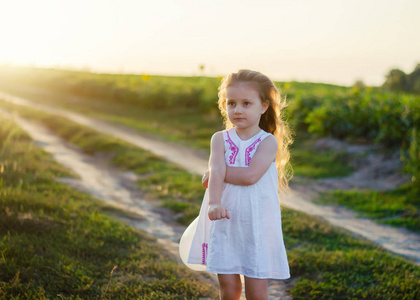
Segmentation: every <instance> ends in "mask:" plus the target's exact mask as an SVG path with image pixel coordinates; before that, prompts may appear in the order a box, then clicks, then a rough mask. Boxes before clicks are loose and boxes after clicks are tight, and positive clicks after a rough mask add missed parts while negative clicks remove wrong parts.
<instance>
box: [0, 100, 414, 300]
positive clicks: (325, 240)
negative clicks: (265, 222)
mask: <svg viewBox="0 0 420 300" xmlns="http://www.w3.org/2000/svg"><path fill="white" fill-rule="evenodd" d="M9 108H11V107H9ZM20 113H21V114H24V115H25V116H31V118H33V119H38V120H40V121H42V122H43V123H44V124H47V125H48V124H50V125H49V126H50V127H51V128H52V129H55V131H56V132H58V133H59V134H60V135H61V136H63V137H65V138H66V139H68V140H72V141H73V142H74V143H75V144H77V145H82V146H83V147H84V149H85V150H86V151H90V153H97V152H95V149H96V147H98V149H101V151H104V149H106V151H108V153H113V155H114V157H113V161H114V163H117V164H118V163H121V164H122V165H123V167H127V166H124V164H127V165H128V164H129V163H131V166H130V168H132V169H136V168H138V169H137V170H141V171H142V172H144V174H145V177H146V178H147V176H148V175H150V176H149V178H148V179H147V181H146V182H143V184H144V188H147V189H149V192H153V194H150V195H155V196H156V197H157V196H159V195H162V197H165V195H167V194H170V192H169V190H170V189H171V188H172V187H173V188H174V190H173V193H175V195H178V196H179V195H182V193H183V190H182V188H183V187H184V185H185V184H187V183H188V179H190V180H194V181H195V182H196V183H197V186H196V187H192V188H190V189H186V191H192V190H194V191H195V192H194V193H197V197H199V198H198V199H197V200H196V201H201V197H202V194H203V190H202V188H201V187H199V178H195V179H193V177H191V175H189V176H190V177H189V178H187V177H185V178H179V179H178V178H177V176H173V177H169V176H170V174H171V172H169V173H166V172H167V170H168V169H169V170H176V168H175V167H173V166H172V167H171V165H170V164H168V163H166V164H165V165H161V164H160V163H159V161H158V160H156V161H154V160H153V159H151V158H150V157H149V158H148V159H143V158H141V156H146V157H147V155H148V154H147V152H142V151H141V149H139V148H135V147H132V148H129V147H131V146H130V145H128V144H124V143H123V142H121V141H118V140H116V139H111V138H109V137H107V136H105V135H101V134H99V133H97V132H94V131H93V130H88V129H86V128H84V127H82V126H79V125H76V124H73V123H72V122H69V121H67V120H63V119H62V118H54V117H52V116H50V115H47V114H42V113H39V112H38V113H35V112H33V111H32V110H29V109H20ZM76 136H77V138H76ZM91 139H94V140H95V142H87V140H91ZM104 145H108V146H106V147H105V146H104ZM110 145H112V146H110ZM126 147H128V148H129V149H132V151H128V150H127V152H125V151H126V149H127V148H126ZM23 148H25V149H26V148H27V147H23ZM134 152H135V153H134ZM137 155H138V156H137ZM115 157H119V158H120V160H116V159H115ZM134 159H138V160H139V163H138V164H137V163H133V160H134ZM152 166H153V167H152ZM31 172H36V171H35V170H32V171H31ZM185 176H187V175H185ZM168 178H170V180H169V181H168ZM172 180H173V181H174V182H173V183H172V182H171V181H172ZM166 184H168V185H169V186H165V185H166ZM60 187H61V188H64V187H63V186H62V185H60ZM39 188H40V187H39V186H38V185H35V186H32V189H39ZM61 188H60V189H58V190H57V189H55V188H52V190H51V187H48V186H47V187H46V189H45V190H43V193H46V194H47V195H48V193H50V194H51V195H52V194H54V193H57V192H58V193H60V195H61V194H62V192H61V191H62V190H61ZM74 193H75V192H74ZM77 195H81V194H80V193H77ZM159 197H160V196H159ZM13 199H14V198H13ZM60 199H61V198H60ZM66 199H67V200H66V201H68V198H66ZM21 201H25V200H24V199H20V198H19V200H18V202H17V203H16V206H18V207H21V208H22V209H23V208H24V207H25V209H26V206H25V205H23V204H22V205H20V202H21ZM63 201H64V200H63ZM163 201H167V202H168V203H167V205H169V206H174V209H175V210H176V209H180V207H186V208H190V207H191V205H190V204H189V202H188V201H187V200H185V199H183V198H178V199H175V200H172V201H171V200H163ZM173 201H174V202H173ZM23 203H25V204H26V202H23ZM31 203H32V202H31ZM82 203H83V205H85V206H83V209H82V211H83V212H85V211H86V213H88V212H89V209H88V208H89V207H88V208H86V207H87V206H88V204H86V203H85V202H84V201H82ZM82 203H80V204H79V205H82ZM60 204H61V205H59V206H60V207H62V208H63V209H64V210H65V211H68V213H69V215H71V213H73V212H75V213H76V214H77V216H79V215H78V212H79V209H77V210H73V211H72V210H71V209H66V206H65V205H64V204H62V203H60ZM186 204H187V205H186ZM198 206H199V204H198V203H197V208H198ZM29 207H30V206H29ZM43 211H46V209H43ZM2 212H4V210H2ZM195 212H196V214H197V213H198V210H195ZM3 214H4V213H3ZM97 215H99V214H98V213H97V214H96V215H95V216H97ZM101 216H102V215H101ZM282 217H283V219H282V221H283V234H284V238H285V244H286V249H287V253H288V258H289V264H290V268H291V275H292V278H293V279H294V281H293V282H294V284H293V285H292V286H291V289H290V293H291V294H292V295H293V297H294V298H295V299H363V298H366V299H416V297H417V295H419V293H420V280H419V278H420V268H419V267H418V266H415V265H414V264H412V263H410V262H409V261H407V260H405V259H402V258H400V257H398V256H395V255H392V254H389V253H388V252H386V251H384V250H383V249H382V248H381V247H379V246H377V245H374V244H373V243H370V242H367V241H364V240H362V239H357V238H355V237H352V236H351V235H349V234H348V233H346V232H345V231H344V230H340V229H337V228H334V227H332V226H331V225H329V224H328V223H326V222H325V221H323V220H322V219H320V218H316V217H311V216H309V215H306V214H303V213H300V212H297V211H293V210H289V209H284V210H283V211H282ZM92 218H94V217H92ZM95 218H98V217H95ZM95 218H94V219H95ZM102 218H106V220H107V222H110V224H111V223H112V222H114V221H113V220H112V219H111V218H107V217H106V216H104V217H102ZM74 219H78V218H74ZM92 222H93V221H92ZM95 224H96V223H95ZM112 224H113V223H112ZM76 227H77V226H76ZM79 227H80V225H79ZM99 227H100V226H99ZM111 227H114V225H112V226H111V225H108V226H105V229H104V230H108V229H109V228H111ZM80 229H81V230H82V232H83V233H86V232H90V231H89V230H86V229H84V228H80ZM91 231H92V232H93V233H95V232H96V231H101V228H95V229H91ZM79 234H80V233H79ZM81 235H83V234H81ZM120 237H121V238H123V237H124V234H122V233H121V234H120ZM78 238H80V239H83V236H81V237H78ZM124 238H125V237H124ZM125 239H126V240H129V241H130V238H128V237H127V238H125ZM100 240H102V239H100ZM60 241H61V240H60ZM112 241H113V242H115V241H114V240H112ZM16 243H17V244H18V242H16ZM120 243H122V242H120ZM127 243H128V242H127ZM49 244H50V243H49V242H48V243H45V245H49ZM138 244H140V243H138V242H136V243H135V245H134V246H133V245H132V244H129V245H131V247H134V249H137V248H138ZM6 245H8V244H6ZM21 246H22V245H20V246H19V249H21V250H20V251H27V250H26V249H30V246H28V245H27V244H25V245H24V247H21ZM78 246H79V247H81V249H82V250H78V249H79V248H77V249H75V248H72V249H74V251H75V252H76V253H84V252H83V251H85V250H86V246H84V244H83V243H81V242H80V243H79V244H78ZM111 246H112V245H111ZM111 246H110V247H111ZM54 247H58V246H54ZM90 247H93V246H92V245H91V246H90ZM102 248H104V247H102ZM102 248H101V249H102ZM45 249H49V248H47V247H46V248H44V250H43V251H44V252H48V251H49V250H45ZM83 249H84V250H83ZM88 249H90V248H88ZM130 249H131V248H130ZM105 250H106V249H104V251H105ZM4 251H5V250H2V252H4ZM78 251H79V252H78ZM80 251H82V252H80ZM98 251H99V250H98ZM127 251H128V250H127ZM133 251H134V250H133ZM22 253H23V252H22ZM25 254H26V252H25V253H23V254H22V255H25ZM80 255H82V254H80ZM101 255H103V256H105V254H101ZM25 257H26V255H25ZM134 257H136V256H135V255H134ZM149 258H150V260H151V261H153V266H154V268H153V267H146V266H143V265H141V270H142V271H143V272H146V271H145V270H151V271H150V272H156V273H158V274H162V273H163V274H166V275H168V276H170V275H169V274H171V275H172V273H171V272H170V271H168V269H167V268H166V265H165V264H164V263H163V265H162V269H159V268H160V259H161V257H160V256H157V255H156V256H152V255H150V256H149ZM139 259H140V258H139ZM86 261H87V262H86V263H87V264H88V263H89V261H88V259H86ZM32 264H33V262H32V261H29V262H27V261H25V264H24V266H22V267H21V268H22V270H23V268H29V269H30V270H33V269H36V267H34V266H33V265H32ZM77 265H78V266H79V267H80V268H84V261H79V262H78V264H77ZM113 265H114V262H112V263H109V264H108V265H107V267H108V269H106V270H102V273H101V274H106V275H107V276H108V277H106V276H104V278H105V277H106V278H109V274H110V273H109V272H110V270H111V269H112V268H113ZM1 266H2V265H0V267H1ZM126 267H127V270H130V271H132V273H130V274H132V276H133V277H135V274H138V273H137V272H135V271H133V270H136V269H135V266H132V265H130V264H128V265H127V266H126ZM138 267H139V268H140V266H138ZM119 268H120V267H119ZM71 270H73V269H71ZM117 270H121V269H117ZM124 270H125V269H124ZM22 272H23V271H21V273H22ZM92 272H93V271H92ZM127 272H128V271H127ZM10 274H11V275H14V276H10V278H9V279H8V281H7V282H9V283H6V286H12V285H13V278H15V277H16V276H15V275H16V272H15V273H13V272H11V273H10ZM71 274H73V273H71ZM82 274H83V272H82ZM117 274H118V273H117ZM140 274H143V273H140ZM152 274H153V273H152ZM114 275H115V274H114ZM125 276H128V275H125ZM173 276H175V279H173V280H176V278H177V277H176V275H173ZM148 279H149V278H148ZM114 280H115V281H114V282H115V283H114V286H113V289H112V293H113V294H112V295H113V297H114V293H116V292H117V291H120V290H121V289H122V287H121V285H123V283H122V282H121V281H120V280H122V281H123V282H124V283H125V284H128V282H130V278H129V279H127V278H126V277H124V276H121V277H118V276H116V277H114ZM168 281H169V279H168ZM87 282H88V283H89V281H87ZM102 282H103V283H102V284H98V286H101V288H102V290H101V293H104V292H103V291H104V289H105V285H106V284H107V283H106V282H107V280H105V279H103V281H102ZM172 283H173V281H172ZM25 284H27V283H25ZM45 284H46V285H47V283H45ZM83 284H85V285H84V286H87V283H85V282H83ZM82 286H83V285H82ZM118 287H119V288H120V289H118ZM41 288H42V289H44V286H43V285H42V286H41V287H40V288H38V289H41ZM182 288H183V287H180V286H179V285H174V287H173V289H174V290H176V291H177V290H179V289H181V290H182ZM150 290H153V287H151V288H150ZM157 291H160V290H159V289H157ZM174 292H175V291H174ZM98 295H99V292H98ZM100 295H102V294H100ZM107 295H108V294H106V295H105V296H104V297H107ZM157 298H159V297H157Z"/></svg>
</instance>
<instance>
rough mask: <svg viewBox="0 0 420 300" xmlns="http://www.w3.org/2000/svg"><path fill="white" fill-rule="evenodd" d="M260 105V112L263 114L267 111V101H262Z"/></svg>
mask: <svg viewBox="0 0 420 300" xmlns="http://www.w3.org/2000/svg"><path fill="white" fill-rule="evenodd" d="M261 106H262V107H261V114H264V113H265V112H266V111H267V109H268V107H269V106H270V104H269V102H268V101H264V102H262V105H261Z"/></svg>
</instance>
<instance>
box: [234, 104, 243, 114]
mask: <svg viewBox="0 0 420 300" xmlns="http://www.w3.org/2000/svg"><path fill="white" fill-rule="evenodd" d="M240 113H242V112H241V109H240V108H239V105H237V106H236V107H235V114H240Z"/></svg>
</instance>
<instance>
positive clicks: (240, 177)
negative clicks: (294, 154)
mask: <svg viewBox="0 0 420 300" xmlns="http://www.w3.org/2000/svg"><path fill="white" fill-rule="evenodd" d="M276 155H277V140H276V138H275V137H274V136H269V137H267V138H266V139H264V140H263V141H262V142H261V144H260V145H259V146H258V149H257V152H256V153H255V154H254V156H253V157H252V159H251V162H250V164H249V166H248V167H229V166H227V167H226V178H225V181H226V182H227V183H230V184H235V185H252V184H254V183H256V182H257V181H258V180H260V178H261V177H262V176H263V175H264V174H265V172H267V170H268V168H270V165H271V163H272V162H273V161H275V159H276Z"/></svg>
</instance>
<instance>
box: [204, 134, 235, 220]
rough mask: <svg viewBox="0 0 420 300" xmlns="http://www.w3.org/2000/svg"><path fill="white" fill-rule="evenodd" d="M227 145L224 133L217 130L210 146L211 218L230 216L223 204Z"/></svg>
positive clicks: (217, 218)
mask: <svg viewBox="0 0 420 300" xmlns="http://www.w3.org/2000/svg"><path fill="white" fill-rule="evenodd" d="M224 150H225V145H224V142H223V133H222V132H216V133H215V134H214V135H213V137H212V138H211V148H210V160H209V169H210V173H211V176H210V179H209V191H208V192H209V211H208V215H209V218H210V220H219V219H222V218H228V219H229V218H230V217H229V213H228V212H227V209H226V207H225V206H223V205H222V204H221V200H222V189H223V184H224V181H225V174H226V164H225V154H224Z"/></svg>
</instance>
